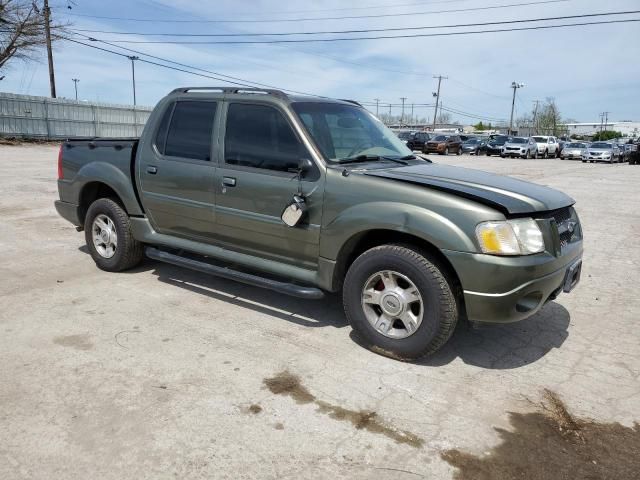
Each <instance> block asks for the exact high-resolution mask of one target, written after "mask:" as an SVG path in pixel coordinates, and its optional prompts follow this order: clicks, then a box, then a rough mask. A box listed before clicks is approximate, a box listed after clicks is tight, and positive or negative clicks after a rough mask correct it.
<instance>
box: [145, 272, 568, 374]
mask: <svg viewBox="0 0 640 480" xmlns="http://www.w3.org/2000/svg"><path fill="white" fill-rule="evenodd" d="M145 264H149V262H148V261H147V262H145ZM150 266H151V267H152V268H153V271H152V273H153V274H154V275H157V277H158V280H160V281H161V282H164V283H168V284H171V285H175V286H177V287H180V288H184V289H186V290H189V291H191V292H195V293H199V294H201V295H205V296H207V297H209V298H213V299H216V300H221V301H224V302H226V303H229V304H231V305H237V306H239V307H242V308H248V309H251V310H253V311H256V312H259V313H263V314H267V315H271V316H274V317H277V318H281V319H283V320H286V321H288V322H292V323H295V324H297V325H303V326H306V327H328V326H330V327H334V328H343V327H347V326H348V325H349V324H348V322H347V320H346V318H345V316H344V311H343V309H342V298H341V296H340V295H338V294H334V295H328V296H327V297H325V298H324V299H323V300H304V299H299V298H293V297H288V296H286V295H281V294H278V293H274V292H271V291H269V290H264V289H261V288H257V287H252V286H247V285H243V284H240V283H237V282H233V281H229V280H224V279H220V278H216V277H212V276H209V275H205V274H201V273H198V272H194V271H191V270H186V269H183V268H180V267H174V266H172V265H168V264H151V265H150ZM569 321H570V316H569V312H568V311H567V310H566V309H565V308H564V307H563V306H562V305H560V304H559V303H556V302H550V303H549V304H547V305H546V306H545V307H544V308H543V309H542V310H541V311H540V312H538V313H537V314H535V315H534V316H533V317H531V318H529V319H527V320H523V321H521V322H516V323H511V324H503V325H487V326H481V327H477V328H476V327H471V326H470V325H469V324H468V323H467V322H460V323H459V324H458V327H457V328H456V331H455V332H454V334H453V336H452V337H451V339H450V340H449V342H448V343H447V344H446V345H445V346H444V347H443V348H442V350H440V351H439V352H437V353H436V354H434V355H433V356H431V357H427V358H425V359H423V360H420V361H418V362H415V364H417V365H424V366H432V367H437V366H443V365H447V364H449V363H451V362H452V361H454V360H455V359H456V358H460V359H461V360H462V361H463V362H465V363H467V364H469V365H475V366H477V367H481V368H487V369H498V370H505V369H513V368H519V367H522V366H525V365H529V364H531V363H534V362H536V361H537V360H539V359H540V358H542V357H544V356H545V355H546V354H547V353H549V352H550V351H551V350H552V349H554V348H560V347H561V346H562V344H563V343H564V341H565V340H566V339H567V337H568V336H569V333H568V331H567V328H568V326H569ZM350 337H351V339H352V340H353V341H354V342H355V343H357V344H359V345H360V344H361V343H360V341H359V339H358V338H357V336H356V335H355V334H353V332H351V335H350Z"/></svg>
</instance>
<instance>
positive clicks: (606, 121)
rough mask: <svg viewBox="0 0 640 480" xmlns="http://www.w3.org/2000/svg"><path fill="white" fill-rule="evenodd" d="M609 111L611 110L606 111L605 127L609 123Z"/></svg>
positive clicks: (605, 127)
mask: <svg viewBox="0 0 640 480" xmlns="http://www.w3.org/2000/svg"><path fill="white" fill-rule="evenodd" d="M609 113H610V112H604V129H605V130H606V129H607V125H608V124H609Z"/></svg>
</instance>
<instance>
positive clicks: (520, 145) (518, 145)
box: [504, 142, 529, 148]
mask: <svg viewBox="0 0 640 480" xmlns="http://www.w3.org/2000/svg"><path fill="white" fill-rule="evenodd" d="M528 145H529V144H527V143H511V142H507V143H505V144H504V146H505V147H511V148H513V147H517V148H527V147H528Z"/></svg>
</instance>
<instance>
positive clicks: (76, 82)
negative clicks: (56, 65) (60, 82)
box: [71, 78, 80, 102]
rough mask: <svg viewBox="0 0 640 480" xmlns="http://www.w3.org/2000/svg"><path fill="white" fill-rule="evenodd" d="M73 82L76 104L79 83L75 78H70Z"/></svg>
mask: <svg viewBox="0 0 640 480" xmlns="http://www.w3.org/2000/svg"><path fill="white" fill-rule="evenodd" d="M71 80H72V81H73V86H74V88H75V89H76V102H77V101H78V82H79V81H80V80H79V79H77V78H72V79H71Z"/></svg>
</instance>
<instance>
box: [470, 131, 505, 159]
mask: <svg viewBox="0 0 640 480" xmlns="http://www.w3.org/2000/svg"><path fill="white" fill-rule="evenodd" d="M509 140H511V137H509V136H507V135H496V136H495V137H492V138H490V139H489V140H488V141H487V143H486V144H485V145H484V146H483V147H482V148H481V149H480V151H479V152H478V154H480V153H484V154H485V155H487V156H491V155H500V153H501V152H502V147H504V144H505V143H507V142H508V141H509Z"/></svg>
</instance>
